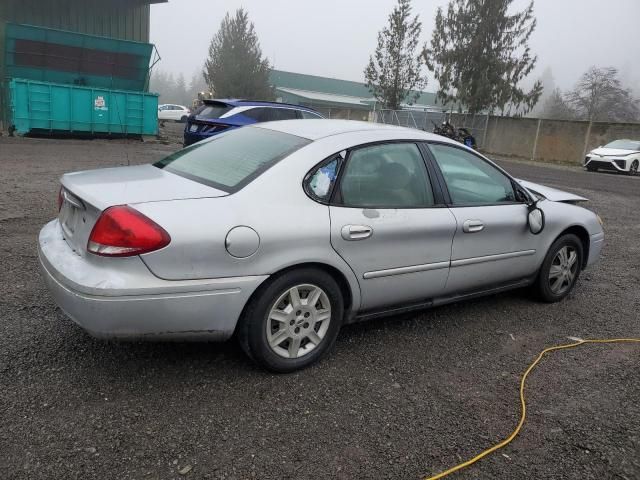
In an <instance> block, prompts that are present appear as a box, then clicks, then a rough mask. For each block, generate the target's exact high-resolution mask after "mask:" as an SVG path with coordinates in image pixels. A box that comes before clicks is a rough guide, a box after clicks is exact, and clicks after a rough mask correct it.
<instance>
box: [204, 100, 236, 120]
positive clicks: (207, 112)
mask: <svg viewBox="0 0 640 480" xmlns="http://www.w3.org/2000/svg"><path fill="white" fill-rule="evenodd" d="M232 108H234V107H233V105H227V104H226V103H223V102H215V103H205V104H204V105H202V106H201V107H200V108H199V109H198V110H197V111H196V115H197V116H198V117H203V118H220V117H221V116H222V115H224V114H225V113H227V112H228V111H229V110H231V109H232Z"/></svg>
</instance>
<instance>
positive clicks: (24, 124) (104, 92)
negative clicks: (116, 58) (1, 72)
mask: <svg viewBox="0 0 640 480" xmlns="http://www.w3.org/2000/svg"><path fill="white" fill-rule="evenodd" d="M9 91H10V97H11V112H10V115H11V124H12V125H13V127H14V128H15V131H16V132H17V133H18V134H21V135H24V134H27V133H56V132H59V133H84V134H99V135H117V136H127V135H156V134H157V133H158V95H157V94H155V93H146V92H130V91H126V90H109V89H104V88H91V87H83V86H77V85H64V84H59V83H50V82H38V81H33V80H27V79H22V78H13V79H11V81H10V82H9Z"/></svg>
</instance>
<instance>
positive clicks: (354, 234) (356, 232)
mask: <svg viewBox="0 0 640 480" xmlns="http://www.w3.org/2000/svg"><path fill="white" fill-rule="evenodd" d="M341 233H342V238H344V239H345V240H349V241H351V240H364V239H365V238H369V237H370V236H371V235H373V228H371V227H369V226H367V225H345V226H344V227H342V232H341Z"/></svg>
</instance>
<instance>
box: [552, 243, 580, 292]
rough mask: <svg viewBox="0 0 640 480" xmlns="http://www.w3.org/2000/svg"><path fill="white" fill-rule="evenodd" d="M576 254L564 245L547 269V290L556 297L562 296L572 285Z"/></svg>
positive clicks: (572, 249)
mask: <svg viewBox="0 0 640 480" xmlns="http://www.w3.org/2000/svg"><path fill="white" fill-rule="evenodd" d="M577 259H578V252H577V250H576V249H575V248H574V247H572V246H570V245H565V246H564V247H562V248H561V249H560V250H558V253H556V256H555V257H554V258H553V261H552V262H551V268H550V269H549V288H550V289H551V291H552V292H553V293H555V294H556V295H562V294H563V293H565V292H566V291H567V290H568V289H570V288H571V286H572V285H573V281H574V279H575V276H576V271H577V270H578V262H577V261H576V260H577Z"/></svg>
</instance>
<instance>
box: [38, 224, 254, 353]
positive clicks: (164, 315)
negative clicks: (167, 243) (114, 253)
mask: <svg viewBox="0 0 640 480" xmlns="http://www.w3.org/2000/svg"><path fill="white" fill-rule="evenodd" d="M38 256H39V259H40V265H41V267H42V268H41V270H42V273H43V277H44V279H45V282H46V283H47V286H48V287H49V290H50V291H51V294H52V295H53V297H54V299H55V301H56V303H57V304H58V305H59V306H60V308H61V309H62V310H63V311H64V312H65V313H66V314H67V315H68V316H69V317H70V318H71V319H72V320H73V321H75V322H76V323H77V324H78V325H80V326H81V327H82V328H84V329H85V330H87V331H88V332H89V333H90V334H92V335H94V336H96V337H102V338H136V339H139V338H171V339H212V340H224V339H226V338H229V337H230V336H231V335H232V334H233V331H234V330H235V326H236V324H237V321H238V319H239V317H240V314H241V313H242V309H243V308H244V306H245V304H246V302H247V300H248V299H249V297H250V296H251V294H252V293H253V292H254V291H255V289H256V288H257V287H258V286H259V285H260V284H261V283H262V282H263V281H264V280H265V279H266V277H265V276H247V277H231V278H219V279H206V280H186V281H182V280H181V281H170V280H162V279H160V278H158V277H156V276H154V275H153V274H152V273H151V272H150V271H149V269H148V268H147V267H146V265H145V264H144V262H143V261H142V260H141V259H140V257H128V258H103V257H97V256H93V255H90V254H88V255H87V256H84V257H83V256H80V255H78V254H77V253H75V252H74V251H73V250H72V249H71V248H70V247H69V246H68V244H67V242H66V241H65V240H64V238H63V236H62V231H61V229H60V226H59V223H58V221H57V220H54V221H52V222H50V223H48V224H47V225H45V226H44V228H43V229H42V230H41V232H40V236H39V242H38Z"/></svg>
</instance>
